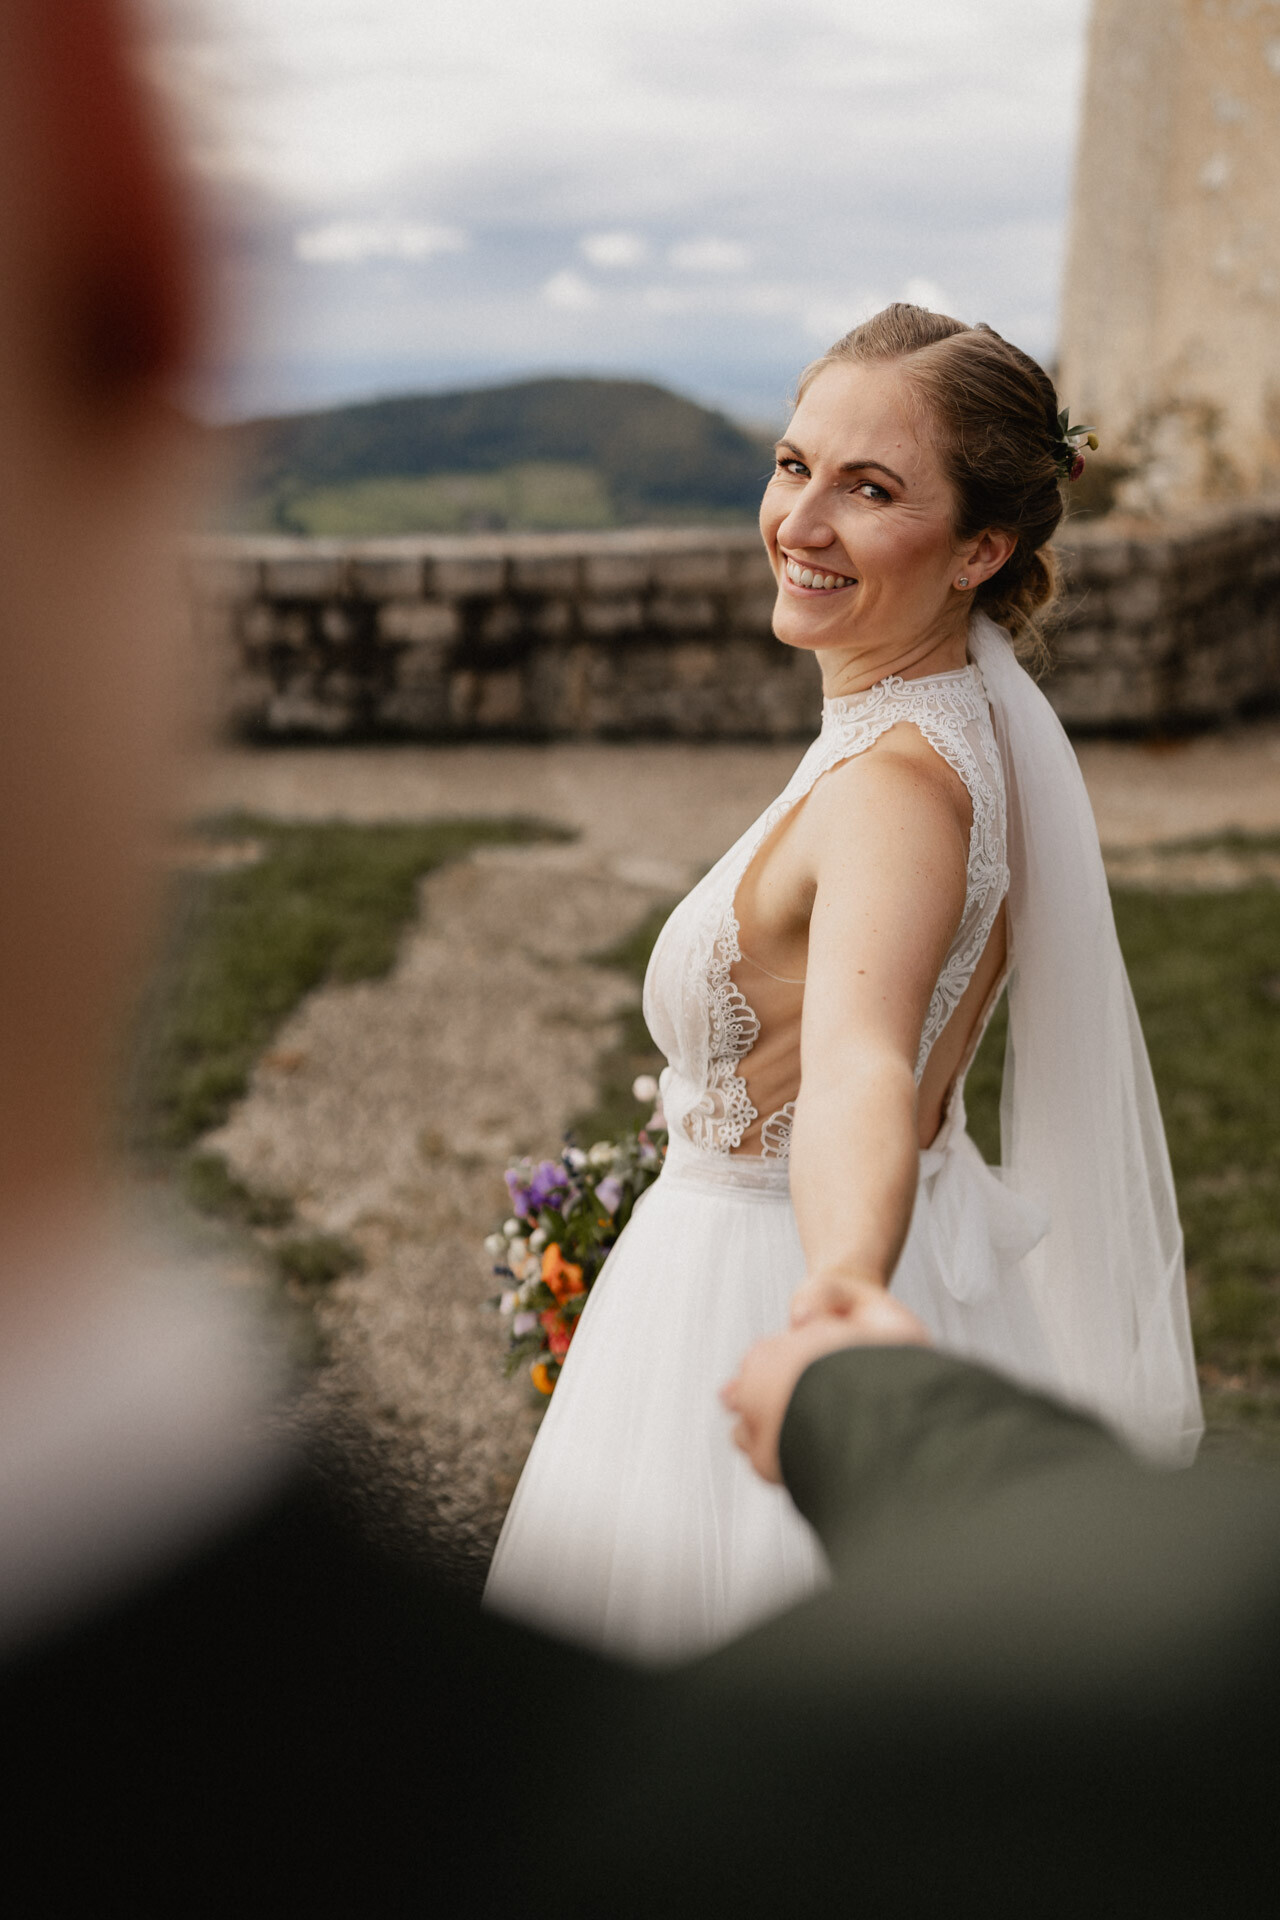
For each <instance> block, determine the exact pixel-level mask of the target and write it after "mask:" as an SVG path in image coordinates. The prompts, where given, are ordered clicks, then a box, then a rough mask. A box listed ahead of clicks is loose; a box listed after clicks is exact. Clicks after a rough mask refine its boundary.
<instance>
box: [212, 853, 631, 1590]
mask: <svg viewBox="0 0 1280 1920" xmlns="http://www.w3.org/2000/svg"><path fill="white" fill-rule="evenodd" d="M663 897H666V896H665V894H664V893H662V892H661V891H660V890H657V889H653V888H647V887H643V886H638V885H636V884H635V883H634V882H631V881H628V880H625V879H621V878H619V877H618V875H617V874H616V873H613V872H611V871H610V870H609V868H608V867H607V866H606V865H601V864H599V863H594V862H590V861H584V860H583V859H582V857H581V855H580V854H579V853H578V850H577V849H576V848H575V849H563V848H557V847H537V846H534V847H530V848H519V849H517V848H512V849H506V848H501V847H498V848H486V849H481V850H480V851H478V852H477V853H476V854H475V855H474V856H473V857H472V858H471V859H469V860H467V861H465V862H462V863H460V864H459V865H456V866H453V867H447V868H444V869H443V870H441V871H440V872H438V873H436V874H433V875H431V876H430V877H429V878H428V879H427V880H426V882H425V883H424V887H423V902H422V913H421V915H420V917H419V921H418V924H417V925H416V927H414V928H413V929H412V930H411V932H410V933H409V935H408V936H407V938H406V939H405V942H404V945H403V948H402V951H401V955H400V959H399V963H398V965H397V967H396V969H395V971H394V973H393V974H392V975H391V976H390V977H389V978H388V979H386V980H383V981H378V982H372V983H366V984H360V985H356V986H342V987H329V988H325V989H322V990H321V991H319V992H317V993H315V994H312V995H311V996H310V998H309V999H308V1000H306V1001H305V1002H304V1003H303V1005H302V1006H301V1007H300V1008H299V1009H298V1010H297V1012H296V1014H295V1015H294V1016H293V1018H292V1019H291V1020H290V1021H289V1022H288V1023H287V1025H286V1026H285V1027H284V1028H283V1029H282V1030H281V1032H280V1033H279V1035H278V1037H277V1039H276V1041H275V1042H274V1044H273V1046H272V1048H271V1050H270V1051H269V1052H268V1054H267V1055H266V1056H265V1057H264V1059H263V1060H262V1061H261V1062H260V1063H259V1065H258V1068H257V1070H256V1072H255V1074H254V1076H253V1080H252V1084H251V1087H250V1090H249V1093H248V1096H247V1098H246V1099H244V1100H243V1101H242V1102H241V1103H240V1104H239V1106H238V1107H237V1108H236V1110H235V1112H234V1113H233V1114H232V1116H231V1119H230V1121H229V1122H228V1123H227V1125H225V1126H224V1127H222V1128H221V1129H220V1130H219V1131H218V1132H216V1133H214V1134H211V1135H209V1136H208V1139H207V1141H206V1143H205V1144H206V1145H208V1146H210V1147H212V1148H215V1149H216V1150H218V1151H220V1152H222V1153H223V1154H225V1155H226V1158H227V1160H228V1162H229V1163H230V1165H231V1166H232V1167H233V1168H234V1169H235V1170H236V1171H237V1172H238V1173H240V1175H241V1176H242V1177H243V1178H245V1179H246V1180H249V1181H251V1182H252V1183H254V1184H256V1185H259V1186H265V1187H269V1188H272V1189H274V1190H276V1191H279V1192H283V1193H287V1194H288V1195H289V1196H290V1198H291V1199H292V1200H293V1201H294V1204H295V1208H296V1212H297V1214H298V1216H299V1218H300V1220H302V1221H303V1222H305V1223H306V1224H308V1225H311V1226H314V1227H318V1228H321V1229H323V1230H325V1231H328V1232H332V1233H338V1234H341V1235H343V1236H344V1237H345V1238H346V1239H348V1240H351V1241H354V1242H355V1244H356V1245H357V1246H358V1247H359V1248H360V1250H361V1252H362V1253H363V1255H364V1257H365V1261H366V1270H365V1271H364V1272H363V1273H361V1274H358V1275H353V1276H351V1277H349V1278H347V1279H345V1280H342V1281H339V1282H338V1283H337V1284H336V1285H335V1286H333V1287H332V1288H331V1289H330V1291H329V1294H328V1296H327V1298H326V1300H325V1303H324V1305H323V1306H322V1307H321V1308H320V1309H319V1314H320V1322H321V1326H322V1329H323V1331H324V1333H325V1335H326V1337H327V1338H326V1345H327V1348H328V1351H329V1353H330V1356H331V1357H330V1360H329V1362H328V1364H327V1365H326V1366H325V1367H324V1368H323V1369H322V1370H321V1372H320V1373H319V1375H318V1377H317V1379H316V1382H315V1384H314V1386H313V1387H312V1388H311V1389H310V1391H309V1394H308V1399H307V1402H306V1403H305V1404H304V1412H305V1413H306V1415H307V1417H308V1418H309V1420H310V1421H311V1423H312V1425H313V1428H314V1429H315V1430H316V1431H318V1432H320V1433H321V1434H323V1435H324V1436H325V1439H326V1441H327V1443H328V1445H329V1446H330V1447H331V1448H332V1450H333V1451H334V1453H335V1455H336V1456H338V1457H340V1458H342V1459H343V1460H344V1461H345V1463H346V1466H347V1467H348V1468H349V1469H353V1470H354V1472H355V1475H356V1477H357V1479H358V1480H359V1482H360V1483H361V1493H362V1496H363V1498H364V1499H365V1500H366V1501H367V1502H372V1503H373V1506H374V1508H375V1510H376V1518H377V1519H378V1521H379V1523H380V1524H381V1525H383V1526H384V1527H385V1528H390V1529H391V1530H392V1531H393V1532H395V1533H397V1534H400V1533H404V1534H407V1536H408V1537H409V1538H410V1539H412V1538H414V1537H415V1536H416V1537H418V1538H419V1539H421V1540H426V1539H431V1540H432V1541H433V1543H434V1544H435V1546H436V1550H438V1548H439V1543H441V1542H443V1543H444V1544H445V1545H446V1546H447V1547H448V1549H449V1551H450V1553H451V1554H452V1556H453V1559H454V1563H455V1568H456V1571H457V1572H458V1573H459V1574H460V1576H461V1577H462V1578H463V1579H464V1580H465V1581H467V1582H468V1584H474V1583H475V1582H476V1581H478V1579H479V1577H480V1575H481V1574H482V1572H483V1568H484V1566H485V1565H486V1564H487V1561H488V1556H489V1553H490V1552H491V1550H492V1546H493V1542H494V1539H495V1538H496V1534H497V1529H498V1526H499V1525H500V1523H501V1517H502V1514H503V1513H504V1512H505V1510H506V1505H507V1502H508V1500H509V1499H510V1497H511V1492H512V1490H513V1488H514V1486H515V1482H516V1478H517V1477H518V1474H519V1471H520V1467H521V1464H522V1462H523V1460H524V1456H525V1454H526V1452H527V1451H528V1448H529V1445H530V1443H531V1441H532V1438H533V1434H534V1430H535V1423H536V1419H537V1404H536V1401H535V1396H534V1395H533V1393H532V1391H531V1390H530V1389H529V1388H527V1386H525V1385H523V1384H522V1383H521V1382H520V1381H518V1380H516V1381H507V1380H504V1379H503V1377H502V1374H501V1371H500V1355H501V1347H500V1339H499V1323H498V1321H497V1318H496V1316H495V1315H494V1314H493V1313H492V1312H491V1311H490V1310H489V1309H488V1308H487V1307H486V1306H485V1304H484V1302H485V1299H486V1297H487V1296H488V1295H489V1294H491V1293H492V1291H493V1289H494V1282H493V1280H492V1277H491V1276H490V1275H489V1273H488V1271H487V1268H486V1264H485V1262H484V1259H483V1256H482V1255H481V1253H480V1250H479V1245H478V1243H479V1240H480V1238H481V1236H482V1235H483V1234H484V1233H485V1232H487V1231H489V1230H490V1229H491V1228H492V1227H493V1226H494V1225H495V1224H496V1220H497V1219H498V1218H500V1217H501V1208H502V1200H503V1187H502V1177H501V1176H502V1172H503V1170H504V1169H505V1167H506V1164H507V1161H508V1159H509V1157H510V1156H511V1155H512V1154H515V1153H524V1152H530V1151H537V1150H545V1149H547V1148H548V1147H551V1148H554V1146H555V1145H556V1143H557V1142H558V1141H559V1140H560V1138H561V1135H562V1133H563V1130H564V1128H565V1126H566V1124H567V1123H568V1122H569V1120H570V1119H571V1118H572V1116H573V1115H574V1113H575V1112H581V1111H582V1110H583V1109H584V1108H586V1107H589V1106H590V1105H591V1104H592V1101H593V1098H594V1091H595V1086H594V1068H595V1063H596V1060H597V1058H598V1056H599V1053H600V1050H601V1048H602V1046H604V1045H606V1044H607V1043H608V1042H609V1040H610V1039H611V1037H612V1033H613V1022H614V1018H615V1016H616V1014H617V1013H618V1011H619V1009H620V1008H621V1007H622V1006H623V1005H625V1004H626V1003H627V1002H629V1001H630V1000H631V999H632V998H633V997H634V993H635V989H634V986H633V984H632V983H631V981H630V980H629V979H627V978H626V977H625V976H623V975H620V974H616V973H611V972H606V971H605V970H603V969H601V968H599V967H595V966H590V965H587V964H585V962H584V956H585V955H588V954H591V953H597V952H599V951H600V950H601V949H603V948H605V947H607V946H609V945H610V944H612V942H613V941H614V940H616V939H617V938H618V937H619V936H620V934H622V933H624V932H625V931H627V930H628V929H629V928H630V927H631V926H633V925H634V924H635V923H636V922H637V921H638V920H639V919H640V918H641V917H642V916H643V915H644V914H645V913H646V912H647V911H648V910H649V908H650V907H651V906H652V905H653V903H654V901H655V900H656V899H658V898H663Z"/></svg>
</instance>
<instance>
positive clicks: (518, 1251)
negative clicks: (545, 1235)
mask: <svg viewBox="0 0 1280 1920" xmlns="http://www.w3.org/2000/svg"><path fill="white" fill-rule="evenodd" d="M528 1251H529V1242H528V1241H527V1240H526V1239H525V1238H524V1237H523V1235H521V1234H517V1235H516V1237H515V1239H514V1240H513V1241H512V1242H511V1243H510V1247H509V1249H508V1258H509V1259H512V1260H523V1259H524V1257H525V1255H526V1253H528Z"/></svg>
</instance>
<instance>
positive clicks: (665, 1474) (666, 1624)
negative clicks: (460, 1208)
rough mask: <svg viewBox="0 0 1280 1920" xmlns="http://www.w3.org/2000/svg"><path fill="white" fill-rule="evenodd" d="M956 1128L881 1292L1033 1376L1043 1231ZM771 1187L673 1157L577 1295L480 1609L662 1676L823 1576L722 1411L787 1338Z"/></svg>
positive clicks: (777, 1169)
mask: <svg viewBox="0 0 1280 1920" xmlns="http://www.w3.org/2000/svg"><path fill="white" fill-rule="evenodd" d="M960 1118H961V1125H960V1129H959V1130H958V1131H953V1133H952V1135H951V1137H950V1138H949V1140H948V1141H946V1142H943V1143H942V1144H941V1145H936V1146H935V1147H934V1148H932V1149H930V1151H929V1152H928V1153H926V1154H925V1155H923V1156H922V1160H921V1182H920V1187H919V1190H918V1193H917V1198H916V1206H915V1212H914V1214H913V1217H912V1223H911V1232H910V1235H909V1238H908V1241H907V1246H906V1248H905V1250H904V1253H903V1255H902V1259H901V1261H900V1262H899V1266H898V1270H897V1273H896V1275H895V1278H894V1284H893V1291H894V1293H895V1294H897V1295H899V1297H901V1298H902V1299H903V1300H904V1302H905V1303H906V1304H907V1305H909V1306H910V1307H911V1308H912V1309H913V1310H914V1311H915V1312H916V1313H918V1314H919V1315H920V1316H921V1317H922V1318H923V1319H924V1320H925V1322H926V1324H927V1325H928V1326H929V1327H930V1328H931V1330H932V1331H933V1332H934V1334H935V1336H936V1337H937V1338H938V1340H939V1343H940V1344H942V1345H945V1346H947V1347H949V1348H950V1349H951V1350H953V1351H958V1352H965V1353H973V1354H977V1355H979V1356H980V1357H982V1358H984V1359H987V1360H992V1361H995V1362H996V1363H997V1364H1001V1365H1004V1366H1005V1367H1006V1369H1007V1370H1010V1371H1013V1372H1015V1373H1020V1374H1022V1375H1023V1376H1024V1377H1028V1378H1032V1379H1035V1380H1036V1381H1037V1382H1039V1381H1041V1380H1043V1378H1044V1375H1045V1371H1046V1369H1045V1366H1044V1360H1043V1348H1042V1343H1041V1341H1040V1337H1039V1332H1038V1328H1037V1326H1036V1324H1035V1320H1034V1316H1033V1315H1032V1314H1031V1313H1030V1309H1029V1307H1028V1305H1027V1302H1026V1299H1025V1294H1024V1293H1023V1292H1022V1290H1021V1289H1019V1288H1018V1287H1017V1284H1016V1273H1014V1272H1011V1271H1010V1262H1011V1261H1016V1258H1017V1255H1018V1253H1019V1252H1020V1251H1021V1250H1024V1248H1023V1246H1022V1243H1023V1242H1025V1241H1027V1234H1028V1232H1029V1233H1030V1238H1031V1240H1034V1239H1035V1238H1037V1237H1038V1231H1042V1230H1043V1228H1042V1227H1040V1228H1039V1229H1038V1230H1037V1226H1036V1223H1035V1222H1034V1221H1033V1220H1030V1221H1029V1220H1028V1218H1027V1217H1026V1215H1025V1213H1020V1212H1019V1207H1020V1204H1021V1203H1018V1202H1016V1201H1014V1200H1013V1199H1012V1197H1011V1196H1009V1195H1008V1194H1007V1193H1005V1192H1004V1190H1003V1189H1002V1188H1000V1185H999V1181H998V1177H997V1176H996V1175H994V1174H993V1173H992V1172H991V1170H990V1169H988V1168H987V1167H985V1165H984V1164H983V1162H982V1161H981V1159H980V1157H979V1155H978V1153H977V1150H976V1148H974V1147H973V1145H972V1143H971V1142H970V1141H969V1140H968V1136H967V1135H965V1134H964V1133H963V1130H962V1129H963V1118H962V1116H961V1117H960ZM965 1149H967V1151H966V1150H965ZM787 1171H788V1170H787V1164H786V1162H785V1161H780V1160H776V1159H756V1158H749V1157H747V1156H732V1157H729V1156H725V1155H715V1154H705V1153H697V1152H694V1151H693V1150H692V1149H689V1148H683V1147H679V1146H673V1148H672V1150H671V1153H670V1155H669V1157H668V1161H667V1164H666V1166H665V1167H664V1169H663V1172H662V1174H661V1176H660V1178H659V1179H658V1180H657V1181H656V1182H655V1184H654V1185H653V1186H652V1187H651V1188H650V1189H649V1191H648V1192H647V1193H646V1194H645V1195H644V1196H643V1197H642V1198H641V1200H640V1202H639V1204H638V1205H637V1207H636V1209H635V1212H634V1213H633V1215H632V1218H631V1220H630V1222H629V1223H628V1225H627V1228H626V1230H625V1232H624V1233H623V1234H622V1235H621V1237H620V1238H619V1240H618V1243H617V1245H616V1246H615V1248H614V1249H613V1251H612V1253H611V1254H610V1256H609V1259H608V1261H607V1262H606V1264H605V1266H604V1268H603V1270H602V1272H601V1274H600V1277H599V1279H598V1280H597V1281H596V1284H595V1286H594V1288H593V1289H592V1293H591V1298H590V1300H589V1301H588V1303H587V1306H586V1308H585V1310H584V1312H583V1315H582V1319H581V1322H580V1324H579V1327H578V1330H577V1333H576V1334H575V1336H574V1341H573V1345H572V1347H571V1348H570V1351H569V1354H568V1356H567V1359H566V1362H565V1366H564V1369H563V1371H562V1373H561V1375H560V1379H559V1382H558V1384H557V1386H556V1391H555V1394H554V1395H553V1397H552V1400H551V1402H550V1405H549V1406H548V1408H547V1411H546V1416H545V1418H544V1419H543V1422H542V1426H541V1428H540V1430H539V1433H538V1436H537V1439H536V1441H535V1442H534V1446H533V1449H532V1452H531V1453H530V1455H529V1460H528V1463H527V1465H526V1467H525V1470H524V1473H523V1475H522V1477H521V1480H520V1484H519V1486H518V1488H517V1489H516V1494H515V1498H514V1500H513V1502H512V1504H511V1509H510V1512H509V1513H508V1515H507V1519H506V1524H505V1526H504V1527H503V1530H502V1535H501V1538H500V1539H499V1542H498V1548H497V1552H496V1554H495V1555H494V1560H493V1565H492V1567H491V1569H490V1573H489V1581H488V1585H487V1587H486V1589H485V1604H486V1606H490V1607H493V1608H495V1609H497V1610H499V1611H501V1612H503V1613H508V1614H512V1615H514V1616H516V1617H518V1618H520V1619H523V1620H526V1621H530V1622H532V1623H534V1624H536V1625H539V1626H542V1627H544V1628H546V1629H547V1630H548V1631H549V1632H552V1633H555V1634H558V1635H560V1636H562V1637H564V1638H567V1639H573V1640H578V1641H581V1642H583V1643H585V1644H587V1645H590V1646H593V1647H596V1648H599V1649H602V1650H604V1651H607V1652H610V1653H614V1654H618V1655H622V1656H624V1657H627V1658H630V1659H633V1660H639V1661H643V1662H648V1663H662V1662H666V1661H671V1660H678V1659H681V1658H685V1657H688V1656H691V1655H694V1654H697V1653H700V1652H703V1651H705V1650H707V1649H709V1648H711V1647H713V1646H716V1645H718V1644H719V1643H720V1642H721V1641H723V1640H726V1639H728V1638H730V1637H732V1636H733V1635H735V1634H737V1633H739V1632H741V1631H742V1630H743V1629H744V1628H746V1627H748V1626H750V1625H752V1624H753V1623H754V1622H756V1621H758V1620H760V1619H762V1618H764V1617H766V1616H768V1615H769V1614H772V1613H775V1612H777V1611H779V1610H780V1609H782V1608H783V1607H785V1606H787V1605H788V1604H790V1603H791V1602H793V1601H795V1600H798V1599H800V1598H802V1597H803V1596H804V1595H806V1594H808V1593H810V1592H812V1591H813V1589H814V1588H815V1587H816V1586H817V1585H818V1584H819V1583H820V1582H821V1581H822V1580H823V1579H824V1577H825V1571H824V1562H823V1557H822V1551H821V1548H820V1546H819V1545H818V1541H817V1539H816V1536H815V1535H814V1534H813V1532H812V1530H811V1529H810V1528H809V1526H808V1525H807V1523H806V1522H805V1521H804V1520H803V1519H801V1517H800V1515H799V1514H798V1513H797V1511H796V1509H795V1507H794V1506H793V1505H792V1504H791V1500H790V1498H789V1496H788V1495H787V1493H786V1492H785V1490H784V1489H783V1488H781V1487H776V1486H769V1485H767V1484H766V1483H765V1482H764V1481H762V1480H760V1479H759V1478H758V1477H757V1476H756V1474H755V1473H754V1472H753V1471H752V1469H751V1467H750V1466H749V1465H748V1464H747V1462H746V1460H745V1459H744V1458H743V1456H742V1455H741V1454H740V1453H739V1452H738V1451H737V1449H736V1448H735V1447H734V1446H733V1444H732V1442H731V1439H730V1432H731V1427H732V1420H731V1417H730V1415H729V1414H728V1413H726V1412H725V1410H724V1409H723V1407H722V1406H721V1405H720V1402H719V1399H718V1397H717V1396H718V1389H719V1388H720V1387H721V1386H723V1384H724V1383H725V1382H726V1381H727V1380H729V1379H731V1378H732V1376H733V1375H734V1373H735V1372H736V1371H737V1367H738V1363H739V1361H740V1360H741V1359H742V1356H743V1354H744V1353H745V1351H746V1349H747V1348H748V1347H749V1346H750V1345H751V1344H752V1342H753V1341H755V1340H758V1339H760V1338H762V1337H763V1336H764V1335H766V1334H770V1333H776V1332H778V1331H780V1330H781V1329H782V1328H783V1327H785V1325H786V1324H787V1316H788V1312H789V1308H790V1302H791V1296H792V1294H793V1293H794V1292H795V1290H796V1288H797V1287H798V1286H799V1285H800V1284H801V1281H802V1280H803V1278H804V1273H805V1262H804V1255H803V1252H802V1250H801V1245H800V1238H799V1234H798V1231H797V1228H796V1220H795V1215H794V1213H793V1211H792V1207H791V1199H790V1192H789V1187H788V1179H787ZM993 1189H995V1191H993ZM1028 1244H1029V1242H1028ZM1011 1282H1012V1284H1010V1283H1011Z"/></svg>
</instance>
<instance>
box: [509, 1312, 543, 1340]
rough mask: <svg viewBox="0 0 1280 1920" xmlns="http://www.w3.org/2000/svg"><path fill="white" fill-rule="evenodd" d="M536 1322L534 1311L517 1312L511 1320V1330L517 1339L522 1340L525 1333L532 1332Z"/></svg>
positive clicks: (536, 1317)
mask: <svg viewBox="0 0 1280 1920" xmlns="http://www.w3.org/2000/svg"><path fill="white" fill-rule="evenodd" d="M537 1324H538V1316H537V1314H536V1313H518V1314H517V1315H516V1317H515V1319H514V1320H513V1321H512V1322H511V1331H512V1333H514V1335H515V1337H516V1339H517V1340H523V1338H524V1336H525V1334H526V1333H532V1332H533V1331H534V1329H535V1328H536V1327H537Z"/></svg>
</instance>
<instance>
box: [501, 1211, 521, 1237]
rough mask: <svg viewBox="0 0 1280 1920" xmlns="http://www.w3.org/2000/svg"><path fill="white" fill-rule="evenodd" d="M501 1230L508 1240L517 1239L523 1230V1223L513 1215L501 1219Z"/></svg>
mask: <svg viewBox="0 0 1280 1920" xmlns="http://www.w3.org/2000/svg"><path fill="white" fill-rule="evenodd" d="M502 1231H503V1232H504V1233H505V1234H506V1236H507V1238H508V1240H518V1239H519V1238H520V1235H521V1234H522V1233H523V1232H524V1223H523V1222H522V1221H520V1220H517V1219H515V1217H514V1216H513V1217H512V1218H511V1219H510V1220H504V1221H503V1223H502Z"/></svg>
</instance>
